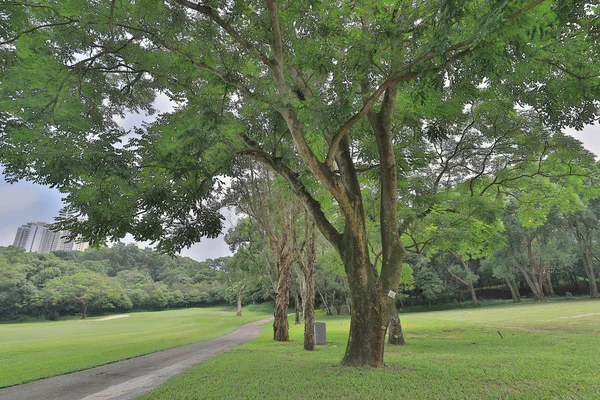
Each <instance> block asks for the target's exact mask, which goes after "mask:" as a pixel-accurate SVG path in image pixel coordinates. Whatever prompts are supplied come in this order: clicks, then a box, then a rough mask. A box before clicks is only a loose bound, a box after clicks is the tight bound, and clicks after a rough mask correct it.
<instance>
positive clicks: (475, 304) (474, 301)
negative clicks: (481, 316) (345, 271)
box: [468, 283, 479, 307]
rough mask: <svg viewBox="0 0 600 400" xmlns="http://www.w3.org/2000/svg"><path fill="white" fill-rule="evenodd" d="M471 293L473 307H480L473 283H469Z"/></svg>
mask: <svg viewBox="0 0 600 400" xmlns="http://www.w3.org/2000/svg"><path fill="white" fill-rule="evenodd" d="M468 286H469V291H470V292H471V301H472V302H473V307H479V300H477V294H476V293H475V288H474V287H473V284H472V283H469V285H468Z"/></svg>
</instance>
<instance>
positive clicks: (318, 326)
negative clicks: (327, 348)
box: [315, 322, 327, 345]
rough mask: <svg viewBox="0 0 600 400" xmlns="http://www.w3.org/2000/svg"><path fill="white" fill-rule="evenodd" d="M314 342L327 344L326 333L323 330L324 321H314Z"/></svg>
mask: <svg viewBox="0 0 600 400" xmlns="http://www.w3.org/2000/svg"><path fill="white" fill-rule="evenodd" d="M315 343H316V344H318V345H319V344H327V333H326V332H325V322H315Z"/></svg>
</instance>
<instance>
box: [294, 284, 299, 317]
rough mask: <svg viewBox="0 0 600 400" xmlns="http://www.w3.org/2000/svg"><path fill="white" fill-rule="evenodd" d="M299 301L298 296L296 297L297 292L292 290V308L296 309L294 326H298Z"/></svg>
mask: <svg viewBox="0 0 600 400" xmlns="http://www.w3.org/2000/svg"><path fill="white" fill-rule="evenodd" d="M299 303H300V300H299V296H298V290H296V289H294V307H295V309H296V312H295V315H296V320H295V321H294V324H295V325H300V306H299Z"/></svg>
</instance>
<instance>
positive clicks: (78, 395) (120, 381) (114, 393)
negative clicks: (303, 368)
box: [0, 317, 273, 400]
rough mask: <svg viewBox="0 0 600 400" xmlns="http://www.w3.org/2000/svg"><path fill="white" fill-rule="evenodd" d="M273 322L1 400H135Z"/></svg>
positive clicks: (49, 381)
mask: <svg viewBox="0 0 600 400" xmlns="http://www.w3.org/2000/svg"><path fill="white" fill-rule="evenodd" d="M272 319H273V317H270V318H266V319H263V320H260V321H256V322H251V323H249V324H246V325H242V326H240V327H239V328H238V329H236V330H235V331H233V332H231V333H229V334H227V335H225V336H221V337H218V338H216V339H211V340H206V341H204V342H198V343H193V344H188V345H185V346H181V347H175V348H173V349H168V350H163V351H159V352H156V353H151V354H146V355H144V356H140V357H135V358H131V359H129V360H123V361H118V362H115V363H112V364H107V365H103V366H100V367H95V368H90V369H86V370H84V371H79V372H73V373H70V374H66V375H60V376H55V377H53V378H46V379H41V380H39V381H34V382H29V383H24V384H22V385H17V386H12V387H9V388H5V389H0V400H43V399H60V400H71V399H73V400H74V399H85V400H92V399H94V400H96V399H135V398H137V397H139V396H141V395H142V394H144V393H145V392H147V391H149V390H152V389H154V388H156V387H158V386H160V385H162V384H163V383H164V382H165V381H166V380H167V379H169V378H170V377H172V376H175V375H177V374H178V373H180V372H181V371H183V370H184V369H186V368H190V367H192V366H194V365H196V364H198V363H199V362H202V361H204V360H206V359H207V358H210V357H213V356H216V355H217V354H220V353H223V352H224V351H226V350H229V349H231V348H232V347H235V346H239V345H240V344H243V343H246V342H248V341H250V340H252V339H254V338H256V337H257V336H258V335H259V334H260V333H261V331H262V325H263V324H264V323H266V322H268V321H270V320H272Z"/></svg>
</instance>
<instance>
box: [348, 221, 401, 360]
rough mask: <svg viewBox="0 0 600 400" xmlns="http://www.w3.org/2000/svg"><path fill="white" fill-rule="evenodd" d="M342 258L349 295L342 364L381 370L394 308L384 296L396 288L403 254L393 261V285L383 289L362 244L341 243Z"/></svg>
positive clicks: (391, 302)
mask: <svg viewBox="0 0 600 400" xmlns="http://www.w3.org/2000/svg"><path fill="white" fill-rule="evenodd" d="M346 233H347V231H346ZM350 236H351V235H345V238H348V239H352V238H351V237H350ZM342 257H343V258H342V259H343V261H344V266H345V268H346V273H347V275H348V284H349V289H350V295H351V314H350V315H351V318H350V335H349V337H348V345H347V347H346V353H345V355H344V359H343V360H342V365H345V366H361V365H370V366H372V367H381V366H383V352H384V345H385V335H386V331H387V326H388V323H389V321H390V314H391V313H392V308H393V306H394V300H393V299H391V298H390V297H388V296H387V294H388V291H389V290H390V288H392V287H398V283H399V281H400V274H401V272H402V271H401V265H402V257H403V254H402V253H399V257H398V259H397V261H398V264H399V265H398V266H397V271H396V272H397V277H394V279H393V280H395V282H393V283H390V284H389V285H386V286H388V287H387V288H386V286H383V285H382V284H381V283H379V282H378V280H377V270H376V269H375V268H373V266H372V265H371V264H370V261H369V259H368V250H367V246H366V241H364V243H357V241H356V240H348V241H347V242H345V243H343V252H342ZM379 281H381V280H379ZM391 284H393V286H391ZM386 289H387V290H386Z"/></svg>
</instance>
